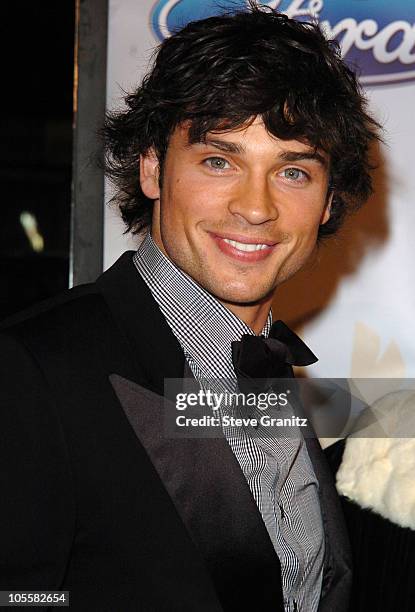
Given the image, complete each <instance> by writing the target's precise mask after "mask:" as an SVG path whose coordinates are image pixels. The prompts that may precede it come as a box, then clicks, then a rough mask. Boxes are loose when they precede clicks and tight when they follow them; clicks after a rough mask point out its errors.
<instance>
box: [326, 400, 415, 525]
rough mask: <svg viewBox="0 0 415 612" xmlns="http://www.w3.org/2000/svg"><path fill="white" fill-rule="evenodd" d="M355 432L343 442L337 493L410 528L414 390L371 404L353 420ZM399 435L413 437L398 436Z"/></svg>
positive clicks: (414, 495) (414, 498) (413, 518)
mask: <svg viewBox="0 0 415 612" xmlns="http://www.w3.org/2000/svg"><path fill="white" fill-rule="evenodd" d="M373 416H375V422H372V423H370V421H374V419H373ZM368 422H369V424H367V423H368ZM359 424H360V426H363V429H361V428H360V426H359ZM358 429H359V432H358V433H357V434H353V436H351V437H349V438H348V439H347V441H346V446H345V450H344V455H343V461H342V464H341V466H340V468H339V470H338V472H337V490H338V491H339V493H341V494H342V495H345V496H346V497H348V498H349V499H351V500H353V501H354V502H356V503H358V504H359V505H360V506H362V507H363V508H370V509H371V510H374V511H375V512H377V513H378V514H380V515H381V516H383V517H385V518H387V519H389V520H390V521H392V522H394V523H396V524H397V525H400V526H401V527H410V528H411V529H415V393H414V391H397V392H394V393H389V394H388V395H386V396H385V397H382V398H380V399H379V400H377V401H376V402H375V403H374V404H373V406H372V408H371V409H370V411H369V412H368V411H366V413H364V414H363V415H362V417H361V418H360V419H359V422H358V424H357V429H355V431H357V430H358ZM381 435H383V437H373V436H381ZM403 435H405V436H409V435H412V436H414V437H413V438H409V437H398V436H403ZM369 436H370V437H369Z"/></svg>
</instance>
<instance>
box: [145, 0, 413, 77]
mask: <svg viewBox="0 0 415 612" xmlns="http://www.w3.org/2000/svg"><path fill="white" fill-rule="evenodd" d="M260 4H263V5H264V6H271V7H272V8H276V9H277V10H279V11H280V12H282V13H285V14H287V15H288V16H289V17H293V18H294V19H299V20H302V21H305V20H311V19H314V20H318V21H319V22H320V24H321V25H322V27H323V28H324V30H325V32H326V33H327V35H328V36H329V37H331V38H336V39H337V40H338V41H339V43H340V44H341V47H342V52H343V56H344V57H345V58H346V59H347V60H348V61H350V62H352V63H353V64H354V65H356V66H358V68H359V71H360V76H361V81H362V82H363V83H368V84H373V85H376V84H385V83H393V82H397V81H408V80H415V1H414V0H396V1H395V2H391V0H273V1H272V2H262V3H260ZM244 8H246V2H245V0H228V1H226V0H203V1H201V0H159V2H157V3H156V5H155V7H154V9H153V11H152V16H151V23H152V28H153V31H154V33H155V35H156V36H157V38H159V40H163V39H164V38H166V37H167V36H170V34H171V33H172V32H174V31H176V30H177V29H180V28H181V27H183V26H184V25H186V23H188V22H189V21H193V20H195V19H203V18H204V17H210V16H212V15H217V14H219V13H221V12H224V11H226V10H228V11H232V10H236V9H244Z"/></svg>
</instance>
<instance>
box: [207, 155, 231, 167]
mask: <svg viewBox="0 0 415 612" xmlns="http://www.w3.org/2000/svg"><path fill="white" fill-rule="evenodd" d="M204 163H206V164H207V165H208V166H209V167H210V168H213V170H226V169H227V168H229V167H230V166H229V162H227V161H226V159H223V157H208V158H207V159H205V161H204Z"/></svg>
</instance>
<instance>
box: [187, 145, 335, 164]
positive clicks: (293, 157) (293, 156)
mask: <svg viewBox="0 0 415 612" xmlns="http://www.w3.org/2000/svg"><path fill="white" fill-rule="evenodd" d="M191 144H201V145H206V146H211V147H215V148H216V149H219V150H220V151H224V152H225V153H235V154H236V155H244V154H245V153H246V150H245V147H244V146H243V145H241V144H238V143H236V142H228V141H227V140H216V139H212V138H207V139H206V140H203V141H200V142H196V143H191ZM191 144H190V146H191ZM279 158H280V159H281V160H282V161H287V162H296V161H302V160H305V159H310V160H312V161H316V162H318V163H319V164H321V165H322V166H323V167H324V168H325V167H327V165H328V163H327V159H326V158H325V157H324V156H323V155H321V153H319V152H318V151H317V150H315V149H312V150H310V151H283V152H282V153H281V155H280V156H279Z"/></svg>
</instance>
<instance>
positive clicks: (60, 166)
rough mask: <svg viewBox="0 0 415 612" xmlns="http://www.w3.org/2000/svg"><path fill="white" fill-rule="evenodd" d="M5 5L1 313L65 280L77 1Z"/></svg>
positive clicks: (65, 284) (0, 152) (65, 283)
mask: <svg viewBox="0 0 415 612" xmlns="http://www.w3.org/2000/svg"><path fill="white" fill-rule="evenodd" d="M2 8H3V10H2V14H1V15H2V16H1V25H0V28H1V42H0V44H1V46H2V58H3V62H2V85H3V86H2V94H1V96H0V104H1V115H0V116H1V139H0V156H1V165H0V168H1V224H0V319H1V318H4V317H5V316H7V315H9V314H12V313H14V312H16V311H19V310H21V309H23V308H26V307H28V306H30V305H31V304H33V303H34V302H37V301H39V300H41V299H44V298H47V297H49V296H52V295H54V294H56V293H58V292H59V291H61V290H63V289H65V288H66V287H68V279H69V244H70V240H69V238H70V206H71V161H72V114H73V109H72V92H73V66H74V28H75V3H74V1H71V0H59V2H56V0H55V1H51V0H48V1H43V2H36V3H34V2H15V3H8V4H7V5H4V7H2ZM22 212H29V213H31V214H32V215H34V216H35V218H36V220H37V226H38V231H39V233H40V234H41V235H42V236H43V239H44V250H43V251H41V252H36V251H34V250H33V248H32V246H31V243H30V240H29V239H28V238H27V236H26V233H25V231H24V229H23V227H22V225H21V223H20V215H21V213H22Z"/></svg>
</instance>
